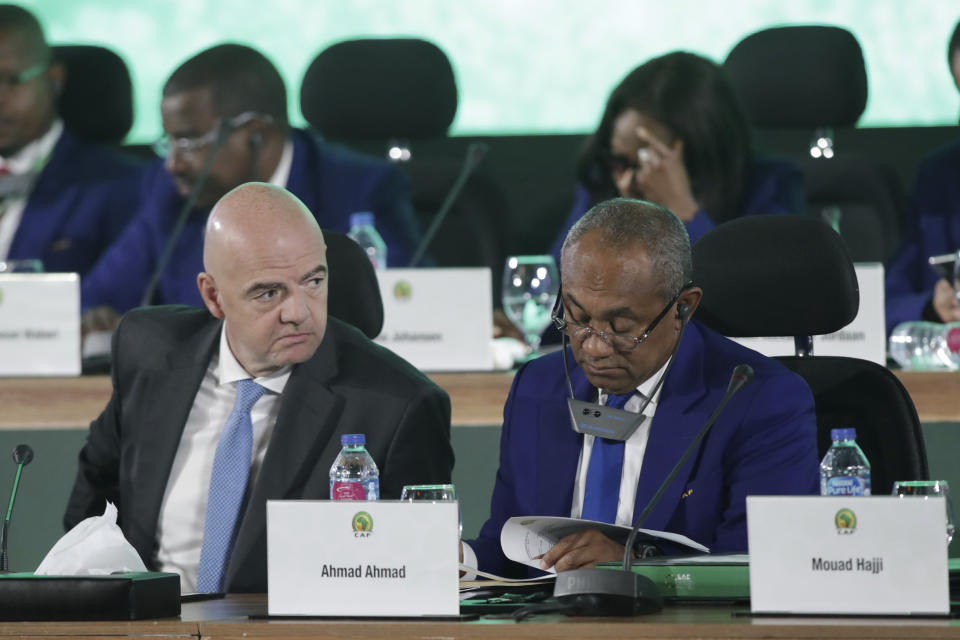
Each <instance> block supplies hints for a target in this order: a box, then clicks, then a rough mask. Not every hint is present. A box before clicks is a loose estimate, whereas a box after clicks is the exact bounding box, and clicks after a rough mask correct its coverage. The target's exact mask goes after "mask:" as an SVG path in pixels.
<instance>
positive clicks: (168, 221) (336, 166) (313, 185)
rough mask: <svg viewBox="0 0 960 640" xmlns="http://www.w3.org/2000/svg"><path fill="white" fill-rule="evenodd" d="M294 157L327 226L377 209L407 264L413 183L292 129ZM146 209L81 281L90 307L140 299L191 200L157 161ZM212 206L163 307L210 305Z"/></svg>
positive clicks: (173, 270)
mask: <svg viewBox="0 0 960 640" xmlns="http://www.w3.org/2000/svg"><path fill="white" fill-rule="evenodd" d="M290 135H291V137H292V139H293V162H292V166H291V168H290V179H289V181H288V182H287V189H288V190H289V191H290V192H291V193H293V195H295V196H297V197H298V198H300V200H302V201H303V203H304V204H305V205H307V207H308V208H309V209H310V211H312V212H313V215H314V216H316V218H317V222H319V223H320V226H321V227H322V228H324V229H332V230H334V231H339V232H340V233H346V232H347V231H349V230H350V228H349V226H350V225H349V221H350V214H351V213H355V212H357V211H372V212H373V214H374V215H375V216H376V222H375V224H376V227H377V230H378V231H379V233H380V235H381V236H383V241H384V242H385V243H386V245H387V260H388V262H389V265H390V266H392V267H396V266H407V264H408V263H409V261H410V258H411V257H413V252H414V250H415V247H416V245H417V244H418V242H419V240H420V231H419V227H418V225H417V221H416V218H415V217H414V215H413V208H412V206H411V204H410V185H409V181H408V180H407V178H406V176H405V174H404V173H403V172H402V171H401V170H400V169H399V168H398V167H397V166H395V165H393V164H390V163H388V162H386V161H385V160H379V159H376V158H371V157H369V156H364V155H361V154H359V153H356V152H354V151H350V150H349V149H347V148H346V147H342V146H338V145H334V144H331V143H328V142H325V141H323V140H321V139H320V138H319V137H317V136H316V135H315V134H313V133H311V132H308V131H301V130H297V129H291V132H290ZM143 185H144V187H143V206H142V207H141V209H140V210H139V211H138V212H137V214H136V217H135V218H134V220H133V221H132V222H131V223H130V225H129V226H128V227H127V229H126V230H125V231H124V233H123V235H122V236H121V237H120V239H119V240H117V242H116V244H115V245H114V246H113V247H111V248H110V250H109V251H108V252H107V253H106V254H105V255H104V256H103V259H102V260H100V262H99V263H98V264H97V265H96V268H94V269H93V271H91V273H90V275H89V276H88V277H87V278H86V279H84V281H83V282H82V283H81V303H82V305H83V308H84V309H89V308H90V307H95V306H99V305H109V306H111V307H113V308H114V309H116V310H117V311H119V312H121V313H122V312H124V311H127V310H128V309H132V308H133V307H135V306H138V305H139V304H140V299H141V298H142V297H143V294H144V290H145V289H146V287H147V282H148V281H149V280H150V276H151V275H152V273H153V271H154V269H155V268H156V265H157V261H158V260H159V257H160V255H161V253H162V252H163V249H164V246H165V245H166V243H167V240H168V239H169V238H170V234H171V232H172V230H173V227H174V224H175V223H176V218H177V215H178V214H179V213H180V210H181V208H182V207H183V205H184V202H185V200H184V198H182V197H181V196H180V194H179V193H178V192H177V190H176V188H175V187H174V184H173V180H172V179H171V178H170V175H169V174H168V173H167V172H166V171H165V170H164V168H163V162H162V161H159V160H158V161H157V162H156V163H154V164H153V165H151V167H150V168H149V170H148V172H147V175H146V177H145V179H144V183H143ZM208 213H209V210H200V209H197V210H196V211H194V212H193V213H192V214H191V215H190V217H189V218H188V219H187V222H186V225H185V226H184V228H183V233H182V235H181V236H180V238H179V240H178V241H177V243H176V247H175V249H174V252H173V256H172V258H171V260H170V264H169V265H168V267H167V269H166V271H165V272H164V274H163V277H162V278H161V279H160V283H159V286H158V288H157V294H156V297H155V299H154V300H153V302H154V303H156V304H190V305H194V306H197V307H201V306H203V302H202V300H201V299H200V292H199V291H198V290H197V274H198V273H199V272H201V271H203V228H204V225H206V222H207V214H208Z"/></svg>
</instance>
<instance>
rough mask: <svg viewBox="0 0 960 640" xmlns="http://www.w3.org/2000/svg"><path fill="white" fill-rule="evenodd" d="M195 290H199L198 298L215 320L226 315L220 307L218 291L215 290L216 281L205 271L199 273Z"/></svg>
mask: <svg viewBox="0 0 960 640" xmlns="http://www.w3.org/2000/svg"><path fill="white" fill-rule="evenodd" d="M197 288H199V289H200V297H201V298H203V304H205V305H206V306H207V310H208V311H210V313H211V314H212V315H213V316H214V317H215V318H223V317H224V316H225V315H226V314H225V313H224V312H223V307H222V306H221V305H220V290H219V289H218V288H217V281H216V280H214V279H213V276H212V275H210V274H209V273H207V272H206V271H201V272H200V274H199V275H197Z"/></svg>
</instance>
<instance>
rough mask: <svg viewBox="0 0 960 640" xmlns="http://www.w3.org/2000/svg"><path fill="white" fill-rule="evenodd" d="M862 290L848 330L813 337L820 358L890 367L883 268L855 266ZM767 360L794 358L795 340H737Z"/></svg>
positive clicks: (870, 265) (872, 265) (870, 264)
mask: <svg viewBox="0 0 960 640" xmlns="http://www.w3.org/2000/svg"><path fill="white" fill-rule="evenodd" d="M854 266H855V268H856V272H857V283H858V285H859V287H860V310H859V311H858V312H857V316H856V317H855V318H854V319H853V321H852V322H851V323H850V324H848V325H847V326H845V327H843V328H842V329H840V330H839V331H837V332H835V333H830V334H827V335H824V336H814V337H813V353H814V355H818V356H845V357H848V358H860V359H862V360H870V361H871V362H876V363H877V364H879V365H886V363H887V329H886V320H885V307H884V289H883V265H881V264H880V263H879V262H868V263H867V262H865V263H859V264H857V265H854ZM733 340H735V341H736V342H739V343H740V344H742V345H743V346H745V347H749V348H750V349H753V350H754V351H759V352H760V353H762V354H763V355H765V356H771V357H772V356H792V355H794V353H796V349H795V347H794V343H793V336H787V337H781V338H733Z"/></svg>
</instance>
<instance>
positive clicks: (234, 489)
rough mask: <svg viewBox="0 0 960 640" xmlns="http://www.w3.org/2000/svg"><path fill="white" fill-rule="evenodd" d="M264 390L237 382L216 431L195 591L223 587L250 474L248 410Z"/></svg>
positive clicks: (251, 439) (250, 440) (251, 430)
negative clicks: (227, 414)
mask: <svg viewBox="0 0 960 640" xmlns="http://www.w3.org/2000/svg"><path fill="white" fill-rule="evenodd" d="M264 391H266V389H264V388H263V387H261V386H260V385H259V384H257V383H256V382H254V381H253V380H241V381H240V382H238V383H237V399H236V401H235V402H234V403H233V411H231V412H230V417H229V418H227V424H226V426H225V427H224V428H223V431H222V432H221V433H220V441H219V442H218V443H217V452H216V454H215V455H214V458H213V473H211V474H210V492H209V494H208V496H207V518H206V521H205V522H204V526H203V547H202V548H201V550H200V566H199V568H198V570H197V591H198V592H201V593H215V592H222V591H224V577H225V575H226V572H227V565H228V564H229V562H230V552H231V551H232V550H233V543H234V541H235V540H236V538H237V529H238V525H239V523H240V510H241V508H242V507H243V498H244V495H245V494H246V491H247V481H248V480H249V478H250V460H251V457H252V455H253V423H252V422H251V421H250V410H251V409H252V408H253V405H254V404H255V403H256V402H257V400H259V399H260V396H262V395H263V392H264Z"/></svg>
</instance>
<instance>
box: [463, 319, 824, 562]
mask: <svg viewBox="0 0 960 640" xmlns="http://www.w3.org/2000/svg"><path fill="white" fill-rule="evenodd" d="M640 348H643V347H640ZM568 357H569V362H570V367H571V369H570V377H571V380H572V383H573V391H574V395H575V396H576V397H577V398H578V399H581V400H593V401H596V397H597V396H596V394H597V391H596V389H594V388H593V386H592V385H591V384H590V382H589V381H588V380H587V378H586V376H585V375H584V373H583V371H582V370H581V369H580V367H579V366H577V365H576V363H575V361H574V360H573V357H572V355H570V354H569V352H568ZM561 358H562V355H561V353H560V352H555V353H552V354H550V355H547V356H543V357H541V358H538V359H536V360H534V361H532V362H530V363H528V364H527V365H525V366H524V367H523V368H522V369H521V370H520V371H519V372H518V373H517V375H516V377H515V378H514V381H513V388H512V389H511V390H510V396H509V397H508V399H507V404H506V407H505V408H504V412H503V417H504V423H503V434H502V436H501V441H500V470H499V471H498V472H497V479H496V484H495V486H494V490H493V498H492V500H491V506H490V519H489V520H487V522H486V524H484V525H483V528H482V529H481V531H480V537H479V538H478V539H477V540H473V541H470V545H471V547H472V548H473V549H474V551H475V552H476V554H477V559H478V562H479V568H480V569H483V570H485V571H492V572H495V573H498V574H500V575H505V574H506V575H510V574H513V575H516V574H522V572H523V571H524V570H525V569H526V568H525V567H520V566H519V565H516V564H515V563H511V562H508V561H507V560H506V558H505V557H504V555H503V552H502V550H501V548H500V530H501V529H502V528H503V524H504V522H506V520H507V519H508V518H510V517H512V516H522V515H539V516H564V517H569V516H570V509H571V505H572V503H573V485H574V480H575V475H576V471H577V462H578V460H579V458H580V451H581V449H582V447H583V437H582V436H581V435H579V434H577V433H576V432H575V431H573V429H572V428H571V426H570V412H569V410H568V408H567V397H568V392H567V383H566V379H565V377H564V374H563V363H562V361H561ZM742 363H746V364H749V365H750V366H752V367H753V369H754V375H755V377H754V380H753V382H752V383H750V384H748V385H747V386H746V387H744V388H743V390H742V391H741V392H740V393H739V394H738V395H737V396H734V398H733V399H732V400H731V401H730V402H729V404H728V405H727V407H726V409H725V410H724V412H723V413H722V414H721V415H720V417H719V418H718V419H717V421H716V422H715V423H714V425H713V428H712V430H711V431H710V433H709V434H707V437H706V438H705V439H704V441H703V442H701V444H700V446H699V447H698V448H697V450H696V451H695V452H694V453H693V455H691V456H690V458H689V459H688V460H687V462H686V464H684V466H683V467H682V468H681V469H680V472H679V473H678V474H677V477H676V478H675V479H674V481H673V483H672V484H671V485H670V486H669V488H668V489H667V491H666V492H665V493H664V495H663V497H662V499H661V500H660V502H659V503H658V505H657V506H656V507H655V508H654V509H653V511H652V512H651V513H650V516H649V517H648V518H647V520H646V522H645V523H644V525H643V527H644V528H646V529H656V530H665V531H673V532H676V533H680V534H683V535H685V536H687V537H689V538H691V539H693V540H695V541H697V542H700V543H701V544H704V545H706V546H707V547H709V548H710V549H711V551H714V552H725V551H746V549H747V526H746V501H745V498H746V496H748V495H753V494H774V495H776V494H808V493H816V492H817V489H818V460H817V431H816V428H817V425H816V417H815V415H814V404H813V396H812V394H811V393H810V389H809V388H808V387H807V385H806V383H805V382H804V381H803V380H802V379H801V378H800V377H799V376H797V375H796V374H794V373H791V372H790V371H788V370H787V369H785V368H784V367H783V366H782V365H780V364H779V363H777V362H776V361H774V360H771V359H769V358H766V357H764V356H761V355H760V354H758V353H757V352H755V351H751V350H749V349H747V348H745V347H742V346H740V345H738V344H736V343H735V342H733V341H731V340H728V339H726V338H724V337H723V336H721V335H719V334H717V333H714V332H713V331H711V330H709V329H707V328H706V327H704V326H703V325H700V324H698V323H697V322H696V321H692V322H691V323H690V324H689V325H688V327H687V329H686V331H685V332H684V336H683V340H682V342H681V344H680V348H679V350H678V351H677V355H676V361H675V362H674V364H673V366H672V367H671V369H670V372H669V373H668V375H667V378H666V380H665V381H664V383H663V388H662V391H661V395H660V401H659V403H658V405H657V409H656V413H655V414H654V417H653V424H652V426H651V429H650V435H649V440H648V441H647V448H646V451H645V453H644V457H643V467H642V470H641V472H640V479H639V482H638V485H637V497H636V503H635V506H634V518H636V517H637V515H639V513H640V511H642V510H643V508H644V507H645V506H646V504H647V502H648V501H649V500H650V498H652V497H653V494H654V493H656V491H657V489H658V487H659V486H660V484H661V483H662V482H663V480H664V479H665V478H666V477H667V475H668V474H669V472H670V470H671V468H672V467H673V466H674V465H675V464H676V463H677V461H678V460H679V459H680V457H681V455H682V454H683V451H684V450H685V449H686V447H687V446H688V445H689V443H690V441H691V440H692V438H693V436H694V435H695V434H696V433H697V431H699V430H700V428H701V427H702V426H703V425H704V424H705V423H706V421H707V418H708V417H709V415H710V414H711V413H712V412H713V410H714V409H715V408H716V407H717V405H718V404H719V403H720V399H721V398H722V397H723V395H724V393H726V390H727V386H728V383H729V381H730V375H731V373H732V371H733V369H734V367H736V366H737V365H738V364H742Z"/></svg>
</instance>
